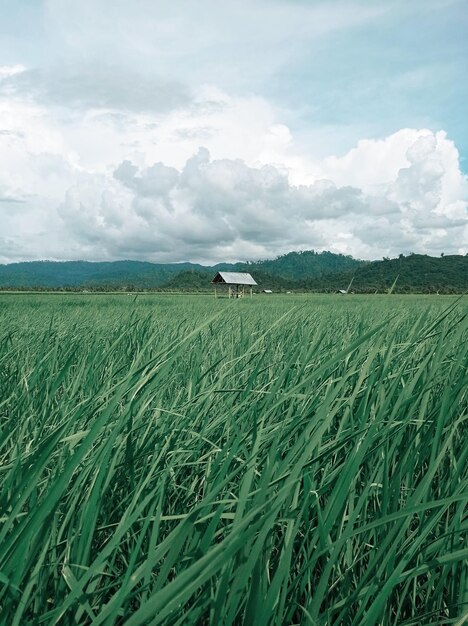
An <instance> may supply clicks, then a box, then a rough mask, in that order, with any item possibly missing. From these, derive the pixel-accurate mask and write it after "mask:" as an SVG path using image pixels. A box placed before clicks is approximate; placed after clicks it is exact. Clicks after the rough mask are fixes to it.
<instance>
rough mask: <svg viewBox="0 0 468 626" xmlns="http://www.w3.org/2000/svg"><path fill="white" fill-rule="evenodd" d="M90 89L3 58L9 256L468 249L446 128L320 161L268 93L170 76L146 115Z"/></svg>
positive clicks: (107, 86)
mask: <svg viewBox="0 0 468 626" xmlns="http://www.w3.org/2000/svg"><path fill="white" fill-rule="evenodd" d="M70 85H76V84H75V82H74V81H71V82H70ZM86 85H87V86H86V89H85V88H84V87H83V86H82V87H81V88H80V89H79V90H78V91H79V93H81V94H82V95H81V99H80V98H78V95H77V93H78V92H75V91H73V90H71V91H67V89H68V87H67V85H66V84H65V85H62V86H61V87H60V89H61V90H62V91H60V92H59V93H57V92H54V91H53V89H52V87H51V86H50V85H49V83H48V82H47V80H45V79H44V77H43V76H40V75H38V74H34V73H32V74H31V73H30V72H29V70H27V69H26V68H24V67H22V66H19V65H18V66H14V67H3V68H0V262H10V261H15V260H28V259H40V258H53V259H81V258H83V259H88V260H103V259H124V258H134V259H145V260H152V261H183V260H193V261H199V262H207V263H210V262H216V261H224V260H226V261H227V260H243V259H258V258H265V257H271V256H275V255H277V254H280V253H284V252H287V251H290V250H293V249H310V248H314V249H316V250H323V249H327V250H332V251H335V252H341V253H345V254H352V255H354V256H356V257H360V258H368V259H372V258H379V257H382V256H389V255H396V254H398V253H400V252H403V253H409V252H420V253H428V254H440V253H441V252H444V253H446V254H450V253H465V252H466V250H467V246H468V233H467V221H466V217H467V215H466V212H467V198H468V182H467V178H466V176H464V175H463V173H462V172H461V169H460V164H459V156H458V151H457V148H456V146H455V145H454V143H453V141H451V140H450V139H448V138H447V136H446V133H445V132H444V131H439V132H432V131H430V130H427V129H401V130H398V131H397V132H395V133H392V134H390V135H388V136H387V137H385V138H379V139H366V140H361V141H359V142H358V143H357V145H356V146H355V147H354V148H353V149H351V150H349V151H348V152H346V153H345V154H343V155H332V156H328V157H326V158H314V157H313V154H314V149H313V146H311V147H310V150H307V151H305V150H303V149H302V144H301V148H299V147H298V142H297V141H296V137H295V136H294V134H293V133H292V131H291V130H290V129H289V128H288V126H287V125H286V124H284V123H283V122H282V114H281V111H279V110H277V109H276V108H275V107H274V106H272V105H271V103H269V102H267V101H266V100H264V99H262V98H259V97H254V96H245V97H240V96H230V95H228V94H227V93H226V92H224V91H221V90H219V89H217V88H214V87H210V86H204V87H201V88H199V89H198V90H194V91H193V92H190V93H189V91H187V90H185V89H184V88H183V87H180V88H179V86H175V87H174V86H173V85H172V86H170V88H169V87H167V92H164V90H162V91H160V93H162V94H163V96H164V97H163V96H161V98H162V100H161V101H157V102H155V104H154V106H152V108H151V110H149V109H150V107H149V104H148V106H146V105H145V106H143V105H144V103H145V102H146V100H145V98H143V97H142V96H141V94H140V96H139V97H138V98H137V100H138V103H139V106H138V107H137V106H136V103H134V102H132V100H131V99H130V100H125V99H124V95H123V92H122V91H119V89H115V90H114V87H115V85H114V83H113V82H112V81H108V82H106V81H105V80H104V79H103V80H102V81H101V85H102V88H101V91H100V92H97V93H94V95H93V87H92V85H88V84H86ZM166 86H167V85H166ZM146 88H148V90H149V91H148V92H147V98H148V100H147V101H148V103H149V101H150V99H151V98H150V94H151V92H152V90H156V87H155V86H154V85H153V86H149V87H148V86H147V87H144V89H146ZM54 89H58V87H57V88H56V87H54ZM142 89H143V87H142ZM144 89H143V91H142V93H146V92H145V91H144ZM94 91H95V90H94ZM164 94H165V95H164ZM85 96H86V98H85ZM111 96H112V97H111ZM145 97H146V96H145ZM171 98H172V100H171ZM173 98H175V100H174V99H173Z"/></svg>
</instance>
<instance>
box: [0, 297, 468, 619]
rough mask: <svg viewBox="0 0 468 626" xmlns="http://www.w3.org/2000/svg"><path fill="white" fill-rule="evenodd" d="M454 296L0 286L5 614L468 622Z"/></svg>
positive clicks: (462, 419)
mask: <svg viewBox="0 0 468 626" xmlns="http://www.w3.org/2000/svg"><path fill="white" fill-rule="evenodd" d="M467 337H468V326H467V322H466V301H465V300H464V299H462V300H460V299H459V300H455V299H454V298H451V297H445V296H441V297H439V298H431V297H429V296H426V297H425V296H419V297H415V296H405V297H400V296H395V295H392V296H379V295H377V296H372V297H366V296H356V297H354V298H347V297H346V298H340V297H339V296H333V295H330V296H326V295H322V296H294V295H292V296H287V297H286V296H283V297H281V296H274V295H273V296H270V297H263V296H261V295H258V296H255V297H254V298H253V299H245V300H228V299H218V300H215V299H214V298H213V297H207V296H198V297H188V296H168V295H163V294H160V295H153V296H151V295H146V296H125V295H120V296H118V295H116V296H109V295H105V296H104V295H103V296H100V295H73V294H70V295H58V294H57V295H50V296H45V295H42V296H38V295H14V294H3V295H1V296H0V385H1V387H0V429H1V431H0V471H1V482H0V489H1V491H0V623H1V624H8V626H28V625H31V626H32V625H34V626H35V625H39V624H47V625H51V624H58V625H60V626H62V625H65V626H68V625H70V626H71V625H76V624H77V625H86V624H93V625H95V626H99V625H106V626H108V625H111V624H116V625H117V624H125V625H126V626H147V625H153V624H154V625H156V624H163V625H171V626H172V625H174V626H175V625H184V626H185V625H190V624H193V625H195V624H197V625H198V624H213V625H224V626H228V625H240V624H255V625H256V626H273V625H277V626H279V625H291V624H302V625H311V626H312V625H321V626H325V625H328V624H336V625H338V624H344V625H353V626H356V625H365V626H377V625H385V626H387V625H392V626H393V625H397V624H398V625H403V624H404V625H407V626H409V625H413V626H417V625H418V626H419V625H423V624H433V625H441V624H459V625H461V624H463V623H464V619H463V616H465V615H466V614H467V607H468V571H467V562H468V548H467V543H466V531H467V521H466V506H467V503H468V476H467V457H468V446H467V437H466V432H467V425H466V421H467V417H468V416H467V406H468V402H467V388H468V386H467V382H468V381H467V366H468V362H467V350H466V342H467Z"/></svg>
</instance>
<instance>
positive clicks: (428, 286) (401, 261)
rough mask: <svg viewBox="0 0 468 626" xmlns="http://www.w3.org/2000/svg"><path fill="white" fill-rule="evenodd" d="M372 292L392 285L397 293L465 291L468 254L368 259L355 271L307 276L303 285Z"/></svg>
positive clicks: (314, 287) (467, 275)
mask: <svg viewBox="0 0 468 626" xmlns="http://www.w3.org/2000/svg"><path fill="white" fill-rule="evenodd" d="M351 279H352V280H353V282H352V285H351V289H350V291H352V292H355V293H373V292H375V291H380V292H382V291H386V290H388V289H391V288H392V286H393V284H394V283H395V286H394V291H395V292H397V293H411V292H419V293H437V292H439V293H466V292H467V291H468V256H461V255H450V256H442V257H430V256H426V255H422V254H410V255H409V256H406V257H405V256H403V255H400V256H399V257H398V258H396V259H384V260H382V261H373V262H372V263H367V264H366V265H363V266H362V267H359V268H357V269H356V270H355V271H347V272H340V273H335V274H330V275H328V276H326V277H322V278H320V279H309V280H306V281H305V282H304V287H305V288H307V289H312V290H319V291H335V290H338V289H346V288H347V286H348V285H349V283H350V281H351Z"/></svg>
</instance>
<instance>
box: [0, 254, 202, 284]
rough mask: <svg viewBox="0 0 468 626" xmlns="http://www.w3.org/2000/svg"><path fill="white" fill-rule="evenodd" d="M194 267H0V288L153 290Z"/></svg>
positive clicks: (52, 264) (46, 263) (114, 264)
mask: <svg viewBox="0 0 468 626" xmlns="http://www.w3.org/2000/svg"><path fill="white" fill-rule="evenodd" d="M188 269H203V266H202V265H196V264H194V263H159V264H157V263H145V262H142V261H110V262H103V263H92V262H87V261H64V262H60V261H57V262H56V261H31V262H28V263H11V264H8V265H0V287H18V288H44V289H45V288H52V289H57V288H61V287H75V288H78V287H79V288H86V287H90V288H98V287H103V288H111V287H115V288H125V287H128V286H137V287H140V288H144V289H154V288H156V287H159V286H160V285H161V284H162V283H164V282H166V281H167V280H169V279H170V278H171V277H173V276H175V275H176V274H179V273H180V272H182V271H186V270H188Z"/></svg>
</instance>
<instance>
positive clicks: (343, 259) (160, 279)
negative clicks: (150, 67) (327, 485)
mask: <svg viewBox="0 0 468 626" xmlns="http://www.w3.org/2000/svg"><path fill="white" fill-rule="evenodd" d="M363 264H364V261H357V260H355V259H353V258H352V257H349V256H345V255H342V254H333V253H332V252H314V251H305V252H290V253H289V254H285V255H283V256H280V257H278V258H277V259H273V260H266V261H256V262H251V263H220V264H217V265H214V266H204V265H199V264H196V263H145V262H140V261H114V262H103V263H90V262H86V261H66V262H54V261H31V262H28V263H11V264H8V265H0V288H2V287H3V288H5V287H6V288H25V289H27V288H30V289H33V288H34V289H37V288H43V289H47V288H49V289H57V288H61V287H64V288H102V289H111V288H117V289H126V288H130V287H133V288H140V289H155V288H158V287H161V286H162V285H164V284H165V283H167V282H168V281H171V279H173V278H174V277H175V276H176V275H177V274H179V273H181V272H187V271H188V272H201V273H207V274H210V275H214V274H215V273H216V272H217V271H220V270H226V271H249V272H254V271H260V272H261V273H268V274H272V275H274V276H281V277H283V278H287V279H295V278H297V279H299V278H300V279H302V278H317V277H319V276H322V275H324V274H327V273H332V272H336V271H345V270H347V269H352V268H355V267H360V266H361V265H363Z"/></svg>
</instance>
